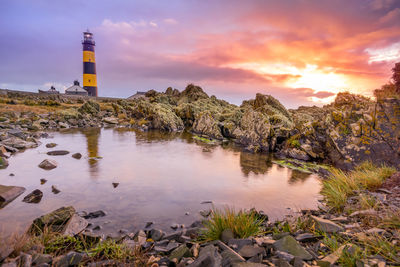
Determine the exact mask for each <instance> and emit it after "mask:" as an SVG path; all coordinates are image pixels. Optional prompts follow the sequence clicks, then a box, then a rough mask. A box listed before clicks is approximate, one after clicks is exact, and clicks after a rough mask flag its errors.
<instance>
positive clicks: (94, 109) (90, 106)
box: [78, 100, 100, 115]
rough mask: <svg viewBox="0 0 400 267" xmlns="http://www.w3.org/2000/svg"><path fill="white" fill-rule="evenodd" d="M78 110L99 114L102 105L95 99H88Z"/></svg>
mask: <svg viewBox="0 0 400 267" xmlns="http://www.w3.org/2000/svg"><path fill="white" fill-rule="evenodd" d="M78 111H79V112H80V113H83V114H90V115H97V113H99V111H100V105H99V104H98V103H97V102H94V101H91V100H89V101H86V102H85V103H84V104H83V105H82V106H81V107H80V108H79V109H78Z"/></svg>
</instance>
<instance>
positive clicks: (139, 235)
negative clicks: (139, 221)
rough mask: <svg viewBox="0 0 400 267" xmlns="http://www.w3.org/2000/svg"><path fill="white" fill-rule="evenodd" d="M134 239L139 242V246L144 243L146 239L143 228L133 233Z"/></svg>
mask: <svg viewBox="0 0 400 267" xmlns="http://www.w3.org/2000/svg"><path fill="white" fill-rule="evenodd" d="M134 240H135V241H136V242H138V244H139V245H140V246H143V245H144V243H146V240H147V236H146V233H145V232H144V231H143V230H139V231H138V232H137V233H136V234H135V236H134Z"/></svg>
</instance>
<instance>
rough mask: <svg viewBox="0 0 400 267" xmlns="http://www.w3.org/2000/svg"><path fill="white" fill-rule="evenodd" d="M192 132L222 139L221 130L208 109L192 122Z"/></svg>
mask: <svg viewBox="0 0 400 267" xmlns="http://www.w3.org/2000/svg"><path fill="white" fill-rule="evenodd" d="M192 130H193V132H194V133H197V134H202V135H206V136H209V137H212V138H215V139H222V138H223V136H222V134H221V130H220V128H219V127H218V124H217V122H216V121H215V120H214V118H213V116H212V114H211V113H210V112H208V111H206V112H203V113H200V114H199V115H198V116H197V118H196V120H195V121H194V124H193V129H192Z"/></svg>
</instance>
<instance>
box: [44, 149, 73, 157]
mask: <svg viewBox="0 0 400 267" xmlns="http://www.w3.org/2000/svg"><path fill="white" fill-rule="evenodd" d="M67 154H69V151H67V150H53V151H49V152H47V155H49V156H64V155H67Z"/></svg>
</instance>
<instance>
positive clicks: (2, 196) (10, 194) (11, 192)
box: [0, 185, 25, 207]
mask: <svg viewBox="0 0 400 267" xmlns="http://www.w3.org/2000/svg"><path fill="white" fill-rule="evenodd" d="M23 192H25V188H24V187H20V186H5V185H0V207H4V206H5V205H6V204H8V203H9V202H11V201H13V200H14V199H16V198H17V197H18V196H19V195H21V194H22V193H23Z"/></svg>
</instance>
